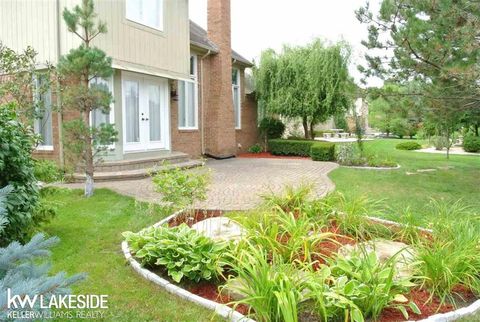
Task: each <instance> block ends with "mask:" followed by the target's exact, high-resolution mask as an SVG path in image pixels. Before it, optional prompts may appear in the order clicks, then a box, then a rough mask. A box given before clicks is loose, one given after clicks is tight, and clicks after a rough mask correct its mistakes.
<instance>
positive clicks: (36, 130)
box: [33, 76, 54, 151]
mask: <svg viewBox="0 0 480 322" xmlns="http://www.w3.org/2000/svg"><path fill="white" fill-rule="evenodd" d="M39 82H40V80H39V79H38V78H37V77H36V76H34V78H33V84H34V89H35V90H34V92H33V100H34V101H37V100H38V99H39V95H40V93H39V92H38V91H39V89H38V88H39V86H40V84H39ZM48 95H50V118H51V121H52V122H51V124H52V129H51V133H52V144H51V145H46V144H43V142H40V143H39V144H38V145H37V146H36V147H35V150H37V151H53V150H54V148H53V140H54V137H53V111H52V104H53V102H52V91H51V89H49V90H48ZM38 121H39V119H37V118H35V119H34V120H33V131H34V133H35V134H40V133H39V130H40V126H39V124H38V123H37V122H38Z"/></svg>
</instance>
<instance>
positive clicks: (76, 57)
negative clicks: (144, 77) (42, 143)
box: [58, 0, 117, 197]
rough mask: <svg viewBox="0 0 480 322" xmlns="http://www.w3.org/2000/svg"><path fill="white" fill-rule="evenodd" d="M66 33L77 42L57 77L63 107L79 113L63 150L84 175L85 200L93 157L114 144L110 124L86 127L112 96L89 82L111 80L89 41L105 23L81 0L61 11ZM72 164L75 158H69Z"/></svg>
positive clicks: (89, 0)
mask: <svg viewBox="0 0 480 322" xmlns="http://www.w3.org/2000/svg"><path fill="white" fill-rule="evenodd" d="M63 19H64V21H65V24H66V25H67V27H68V30H69V31H70V32H72V33H74V34H75V35H76V36H77V37H78V38H80V40H81V45H80V46H79V47H78V48H75V49H72V50H71V51H70V52H69V53H68V54H67V55H65V56H63V57H61V59H60V61H59V64H58V73H59V75H60V77H61V83H62V84H63V91H62V93H63V97H62V98H63V107H64V108H66V109H72V110H74V111H76V112H79V114H80V117H79V118H77V119H75V120H72V121H70V122H67V123H66V124H65V141H66V142H65V150H66V152H69V153H70V154H71V155H74V156H78V159H79V160H80V161H81V162H82V165H83V167H84V172H85V196H86V197H90V196H91V195H93V190H94V180H93V175H94V163H95V156H96V155H97V154H99V153H101V152H103V151H105V150H106V149H107V146H108V145H109V144H112V143H113V142H115V141H116V135H117V133H116V131H115V129H114V127H113V125H111V124H103V125H102V126H100V127H92V126H90V118H91V114H92V112H93V111H94V110H100V111H102V112H103V113H108V112H109V110H110V104H111V102H112V95H111V93H110V91H109V89H108V88H107V86H104V85H100V84H98V83H97V82H92V81H93V80H95V79H97V78H99V79H101V78H108V77H110V76H112V74H113V69H112V59H111V58H110V57H108V56H107V55H106V54H105V52H103V51H102V50H100V49H99V48H96V47H94V46H92V41H93V40H94V39H95V38H96V37H97V36H98V35H101V34H104V33H106V32H107V27H106V25H105V23H103V22H101V21H99V20H98V19H97V15H96V13H95V8H94V3H93V0H82V3H81V5H80V6H78V5H77V6H75V7H74V8H73V10H71V11H70V10H68V9H66V8H65V9H64V11H63ZM73 160H76V158H73Z"/></svg>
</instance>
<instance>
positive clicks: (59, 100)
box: [56, 0, 65, 168]
mask: <svg viewBox="0 0 480 322" xmlns="http://www.w3.org/2000/svg"><path fill="white" fill-rule="evenodd" d="M56 3H57V8H56V10H57V63H58V62H59V61H60V54H61V46H60V0H57V1H56ZM56 92H57V107H58V108H60V110H59V111H57V127H58V139H59V141H58V158H59V162H60V166H61V167H62V168H65V156H64V154H63V114H62V111H61V106H62V97H61V94H60V82H59V80H58V77H57V79H56Z"/></svg>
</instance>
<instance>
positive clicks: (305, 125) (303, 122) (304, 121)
mask: <svg viewBox="0 0 480 322" xmlns="http://www.w3.org/2000/svg"><path fill="white" fill-rule="evenodd" d="M302 124H303V131H304V132H305V138H306V139H308V120H307V118H306V117H303V118H302Z"/></svg>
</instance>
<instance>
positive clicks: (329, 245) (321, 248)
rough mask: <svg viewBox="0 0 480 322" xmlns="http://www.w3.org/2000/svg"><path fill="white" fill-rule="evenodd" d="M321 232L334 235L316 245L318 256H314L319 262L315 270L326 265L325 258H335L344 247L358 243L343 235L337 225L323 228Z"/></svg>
mask: <svg viewBox="0 0 480 322" xmlns="http://www.w3.org/2000/svg"><path fill="white" fill-rule="evenodd" d="M321 232H322V233H332V234H333V236H331V237H330V238H329V239H328V240H325V241H322V242H320V243H318V244H317V245H316V247H315V251H316V252H317V253H318V255H314V256H313V260H316V261H317V263H316V264H315V265H314V269H318V268H319V267H320V264H325V258H327V257H332V256H334V255H335V254H336V253H338V250H339V249H340V248H341V247H342V246H345V245H355V244H356V243H357V242H356V241H355V239H353V237H351V236H346V235H343V234H341V233H340V229H339V228H338V227H337V225H336V224H335V223H332V224H331V225H330V226H328V227H326V228H323V229H322V230H321Z"/></svg>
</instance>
